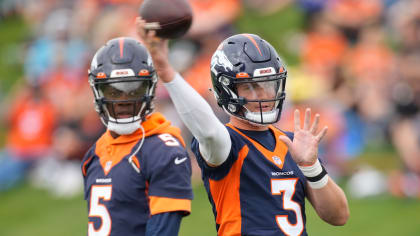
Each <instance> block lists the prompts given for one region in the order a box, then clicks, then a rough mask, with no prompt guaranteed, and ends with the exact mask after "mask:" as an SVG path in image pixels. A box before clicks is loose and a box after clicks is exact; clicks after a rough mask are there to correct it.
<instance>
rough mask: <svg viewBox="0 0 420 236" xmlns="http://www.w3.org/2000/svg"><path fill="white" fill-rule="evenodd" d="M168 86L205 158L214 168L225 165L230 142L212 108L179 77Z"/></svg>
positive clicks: (182, 117)
mask: <svg viewBox="0 0 420 236" xmlns="http://www.w3.org/2000/svg"><path fill="white" fill-rule="evenodd" d="M165 87H166V88H167V90H168V92H169V95H170V96H171V98H172V101H173V103H174V105H175V108H176V110H177V111H178V113H179V115H180V117H181V119H182V121H183V122H184V124H185V126H187V128H188V129H189V130H190V131H191V133H192V134H193V135H194V137H195V138H196V139H197V140H198V142H199V144H200V152H201V154H202V156H203V158H204V159H205V160H206V161H207V162H208V163H209V164H211V165H220V164H222V163H223V162H224V161H225V160H226V158H227V157H228V155H229V152H230V147H231V140H230V136H229V133H228V131H227V129H226V127H225V126H224V125H223V124H222V123H221V122H220V121H219V119H218V118H217V117H216V115H215V114H214V113H213V110H212V109H211V107H210V105H209V104H208V103H207V102H206V101H205V100H204V98H203V97H201V95H200V94H198V93H197V91H195V90H194V89H193V88H192V87H191V86H190V85H189V84H188V83H187V82H186V81H185V80H184V79H183V78H182V77H181V76H180V75H179V74H176V75H175V78H174V79H173V80H172V81H170V82H169V83H165Z"/></svg>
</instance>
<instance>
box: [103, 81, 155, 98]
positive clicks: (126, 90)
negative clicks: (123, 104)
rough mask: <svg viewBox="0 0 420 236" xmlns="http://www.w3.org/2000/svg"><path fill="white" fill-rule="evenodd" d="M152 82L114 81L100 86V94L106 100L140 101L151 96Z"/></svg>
mask: <svg viewBox="0 0 420 236" xmlns="http://www.w3.org/2000/svg"><path fill="white" fill-rule="evenodd" d="M150 86H151V81H145V80H142V81H138V80H131V81H126V80H124V81H112V82H109V83H101V84H99V85H98V92H99V94H100V95H101V96H102V97H103V98H104V99H105V100H112V101H120V100H138V99H140V98H142V97H144V96H145V95H149V94H148V93H149V88H150Z"/></svg>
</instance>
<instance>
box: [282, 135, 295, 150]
mask: <svg viewBox="0 0 420 236" xmlns="http://www.w3.org/2000/svg"><path fill="white" fill-rule="evenodd" d="M279 140H280V141H282V142H283V143H284V144H286V146H287V147H290V146H292V140H290V138H289V137H287V136H286V135H281V136H280V137H279Z"/></svg>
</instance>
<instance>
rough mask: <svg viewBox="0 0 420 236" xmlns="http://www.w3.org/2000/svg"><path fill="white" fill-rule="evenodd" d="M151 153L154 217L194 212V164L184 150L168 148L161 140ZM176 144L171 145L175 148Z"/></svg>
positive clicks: (149, 171)
mask: <svg viewBox="0 0 420 236" xmlns="http://www.w3.org/2000/svg"><path fill="white" fill-rule="evenodd" d="M155 141H156V142H157V144H155V145H152V150H149V152H148V153H149V154H148V155H147V163H146V168H147V172H146V178H147V181H148V195H149V200H150V201H149V208H150V213H151V215H155V214H159V213H163V212H173V211H182V212H184V213H186V214H188V213H190V212H191V200H192V198H193V194H192V188H191V161H190V157H189V155H188V153H187V151H186V150H185V149H184V148H183V147H182V146H181V145H176V146H168V145H167V144H165V142H163V141H162V140H159V139H158V138H157V139H156V140H155ZM174 143H175V142H173V143H171V144H170V145H174Z"/></svg>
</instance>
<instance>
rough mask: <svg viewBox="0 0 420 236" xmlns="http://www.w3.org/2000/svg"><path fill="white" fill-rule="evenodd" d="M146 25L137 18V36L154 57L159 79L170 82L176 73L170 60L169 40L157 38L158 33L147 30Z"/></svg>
mask: <svg viewBox="0 0 420 236" xmlns="http://www.w3.org/2000/svg"><path fill="white" fill-rule="evenodd" d="M145 24H146V21H144V20H143V19H142V18H141V17H137V18H136V30H137V35H138V37H139V38H140V40H141V42H142V43H143V44H144V46H145V47H146V48H147V50H148V51H149V53H150V55H151V56H152V59H153V64H154V66H155V69H156V72H157V74H158V76H159V78H160V79H161V80H162V81H163V82H165V83H167V82H170V81H171V80H172V79H173V78H174V75H175V71H174V69H173V68H172V66H171V65H170V64H169V60H168V52H169V48H168V40H167V39H162V38H158V37H156V31H154V30H146V29H145Z"/></svg>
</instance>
